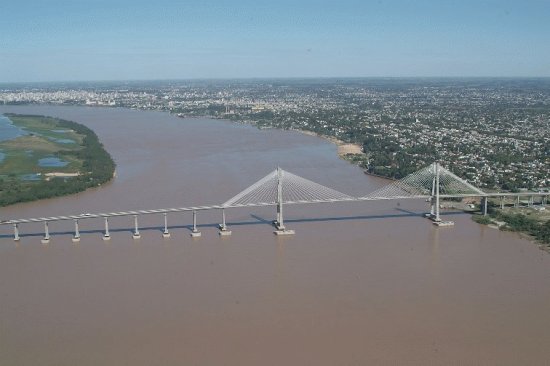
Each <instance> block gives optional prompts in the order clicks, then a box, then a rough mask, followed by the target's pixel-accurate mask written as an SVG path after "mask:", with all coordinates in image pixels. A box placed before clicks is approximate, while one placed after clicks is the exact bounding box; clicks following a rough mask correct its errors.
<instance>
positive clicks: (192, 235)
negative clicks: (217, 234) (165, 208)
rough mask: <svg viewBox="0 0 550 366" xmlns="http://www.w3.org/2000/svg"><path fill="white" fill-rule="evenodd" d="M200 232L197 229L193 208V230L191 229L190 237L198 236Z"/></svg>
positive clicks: (195, 212) (195, 214) (195, 213)
mask: <svg viewBox="0 0 550 366" xmlns="http://www.w3.org/2000/svg"><path fill="white" fill-rule="evenodd" d="M201 235H202V234H201V232H200V231H199V230H197V211H195V210H193V230H192V231H191V237H192V238H200V237H201Z"/></svg>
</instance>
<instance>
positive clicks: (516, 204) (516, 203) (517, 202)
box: [514, 195, 519, 208]
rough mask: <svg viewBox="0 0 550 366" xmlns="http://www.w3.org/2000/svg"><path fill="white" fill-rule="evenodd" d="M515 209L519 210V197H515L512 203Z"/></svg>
mask: <svg viewBox="0 0 550 366" xmlns="http://www.w3.org/2000/svg"><path fill="white" fill-rule="evenodd" d="M514 207H515V208H519V195H518V196H516V202H515V203H514Z"/></svg>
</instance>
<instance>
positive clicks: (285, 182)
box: [0, 163, 550, 243]
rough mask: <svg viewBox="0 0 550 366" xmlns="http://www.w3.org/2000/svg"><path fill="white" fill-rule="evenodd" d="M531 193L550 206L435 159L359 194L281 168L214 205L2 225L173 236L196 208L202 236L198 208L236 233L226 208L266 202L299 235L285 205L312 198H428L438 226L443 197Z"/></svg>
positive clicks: (280, 225)
mask: <svg viewBox="0 0 550 366" xmlns="http://www.w3.org/2000/svg"><path fill="white" fill-rule="evenodd" d="M521 196H524V197H528V199H529V205H532V204H533V203H534V197H540V204H541V205H545V204H546V203H547V201H548V197H549V196H550V192H527V191H524V192H519V193H507V192H506V193H505V192H495V193H488V192H484V191H482V190H480V189H479V188H477V187H474V186H473V185H471V184H469V183H468V182H466V181H465V180H463V179H461V178H460V177H458V176H456V175H455V174H453V173H452V172H450V171H449V170H447V169H445V168H444V167H442V166H441V165H440V164H439V163H433V164H431V165H429V166H427V167H425V168H423V169H421V170H419V171H417V172H415V173H412V174H410V175H408V176H406V177H405V178H403V179H401V180H397V181H393V182H391V183H389V184H388V185H386V186H384V187H382V188H380V189H377V190H375V191H374V192H371V193H369V194H367V195H365V196H361V197H353V196H350V195H348V194H345V193H342V192H339V191H337V190H335V189H332V188H329V187H325V186H323V185H321V184H318V183H315V182H313V181H311V180H308V179H305V178H302V177H300V176H297V175H295V174H292V173H290V172H287V171H285V170H282V169H280V168H277V169H276V170H274V171H273V172H271V173H269V174H268V175H266V176H265V177H264V178H262V179H260V180H259V181H257V182H256V183H254V184H252V185H251V186H249V187H248V188H246V189H245V190H243V191H242V192H240V193H238V194H237V195H235V196H234V197H232V198H230V199H229V200H227V201H225V202H224V203H221V204H217V205H210V206H193V207H180V208H167V209H155V210H138V211H121V212H110V213H97V214H89V213H86V214H80V215H68V216H52V217H40V218H28V219H12V220H3V221H1V222H0V225H12V226H13V238H14V240H16V241H18V240H20V226H21V225H22V224H25V223H36V222H42V223H43V224H44V237H43V239H42V242H43V243H48V242H49V241H50V232H49V226H50V224H51V223H54V222H57V221H65V220H73V221H74V236H73V239H72V240H73V241H75V242H76V241H79V240H80V229H79V223H80V221H82V220H87V219H91V218H103V220H104V232H103V239H104V240H109V239H110V237H111V236H110V232H109V218H111V217H119V216H133V218H134V229H133V237H134V238H136V239H138V238H140V233H139V222H138V218H139V216H141V215H163V217H164V230H163V233H162V234H163V236H164V237H169V236H170V232H169V231H168V220H167V216H168V214H170V213H177V212H192V213H193V226H192V230H191V236H192V237H200V236H201V233H200V231H199V230H198V229H197V213H198V212H199V211H205V210H219V211H221V214H222V215H221V223H220V224H219V233H220V235H230V234H231V231H230V230H229V228H228V226H227V224H226V220H225V211H226V210H228V209H231V208H242V207H261V206H276V219H275V220H274V221H273V225H274V226H275V231H274V233H275V234H277V235H290V234H294V231H293V230H290V229H287V228H286V227H285V225H284V216H283V207H284V206H286V205H295V204H311V203H334V202H346V201H379V200H401V199H424V200H427V201H429V202H430V213H429V214H427V215H426V216H427V217H428V218H430V219H431V220H432V221H433V223H434V224H435V225H438V226H450V225H453V223H452V222H450V221H442V220H441V218H440V200H441V199H449V198H466V197H477V198H481V209H482V211H483V213H484V214H487V199H488V197H499V198H500V204H501V206H502V207H503V206H504V199H505V198H506V197H513V198H515V202H516V203H515V204H516V205H519V203H520V197H521Z"/></svg>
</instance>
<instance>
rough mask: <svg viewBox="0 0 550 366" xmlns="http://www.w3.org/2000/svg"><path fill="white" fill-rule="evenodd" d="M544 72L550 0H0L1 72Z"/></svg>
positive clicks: (26, 75) (109, 76)
mask: <svg viewBox="0 0 550 366" xmlns="http://www.w3.org/2000/svg"><path fill="white" fill-rule="evenodd" d="M331 76H342V77H346V76H350V77H356V76H550V0H524V1H506V0H501V1H496V0H495V1H484V0H479V1H470V0H463V1H446V0H432V1H427V0H416V1H405V0H402V1H398V0H396V1H390V0H378V1H368V0H363V1H349V0H340V1H331V2H326V1H299V0H295V1H287V0H271V1H261V0H257V1H248V0H234V1H214V0H204V1H164V0H157V1H141V0H133V1H116V0H112V1H103V0H97V1H96V0H89V1H80V0H72V1H48V0H43V1H32V0H26V1H10V0H5V1H2V2H0V82H18V81H66V80H131V79H173V78H179V79H185V78H249V77H331Z"/></svg>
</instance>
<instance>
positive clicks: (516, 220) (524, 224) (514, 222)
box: [474, 206, 550, 244]
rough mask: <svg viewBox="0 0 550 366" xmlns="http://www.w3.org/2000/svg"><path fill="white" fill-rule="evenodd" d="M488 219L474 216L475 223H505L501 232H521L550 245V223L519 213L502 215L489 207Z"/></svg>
mask: <svg viewBox="0 0 550 366" xmlns="http://www.w3.org/2000/svg"><path fill="white" fill-rule="evenodd" d="M488 213H489V217H490V218H489V217H487V216H474V218H475V221H476V222H478V223H480V224H485V225H487V224H490V223H492V220H491V219H494V220H496V221H502V222H505V223H506V225H505V226H502V227H501V230H508V231H516V232H523V233H527V234H529V235H532V236H533V237H534V238H536V239H537V240H538V241H540V242H541V243H544V244H550V221H546V222H541V221H539V220H537V219H534V218H532V217H529V216H527V215H524V214H521V213H504V212H502V211H501V210H497V209H494V208H493V207H491V206H490V207H489V211H488Z"/></svg>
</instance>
